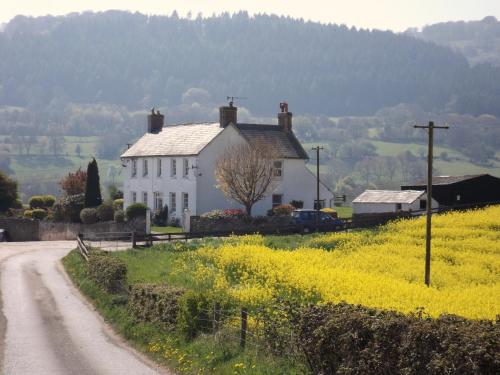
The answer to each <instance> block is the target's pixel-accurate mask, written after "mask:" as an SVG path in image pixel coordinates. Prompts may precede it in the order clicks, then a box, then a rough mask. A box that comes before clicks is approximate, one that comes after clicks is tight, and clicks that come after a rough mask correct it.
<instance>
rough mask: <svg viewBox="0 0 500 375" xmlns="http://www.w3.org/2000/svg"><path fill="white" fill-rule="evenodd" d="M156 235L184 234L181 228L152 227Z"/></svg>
mask: <svg viewBox="0 0 500 375" xmlns="http://www.w3.org/2000/svg"><path fill="white" fill-rule="evenodd" d="M151 231H152V232H154V233H162V234H163V233H182V228H181V227H151Z"/></svg>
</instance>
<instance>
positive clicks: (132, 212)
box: [125, 203, 148, 220]
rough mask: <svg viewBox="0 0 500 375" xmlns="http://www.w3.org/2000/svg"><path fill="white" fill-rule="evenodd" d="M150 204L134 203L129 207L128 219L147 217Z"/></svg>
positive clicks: (127, 211) (126, 213)
mask: <svg viewBox="0 0 500 375" xmlns="http://www.w3.org/2000/svg"><path fill="white" fill-rule="evenodd" d="M147 209H148V206H146V205H145V204H144V203H134V204H131V205H130V206H128V207H127V210H126V212H125V215H126V217H127V220H132V219H135V218H138V217H145V216H146V211H147Z"/></svg>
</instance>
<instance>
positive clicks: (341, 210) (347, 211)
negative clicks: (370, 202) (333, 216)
mask: <svg viewBox="0 0 500 375" xmlns="http://www.w3.org/2000/svg"><path fill="white" fill-rule="evenodd" d="M333 209H334V210H335V211H337V215H338V216H339V218H341V219H349V218H351V217H352V207H350V206H342V207H333Z"/></svg>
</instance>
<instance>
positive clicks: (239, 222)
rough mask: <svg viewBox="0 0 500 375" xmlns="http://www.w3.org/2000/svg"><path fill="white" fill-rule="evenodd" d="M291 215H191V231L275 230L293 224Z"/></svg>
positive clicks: (244, 231)
mask: <svg viewBox="0 0 500 375" xmlns="http://www.w3.org/2000/svg"><path fill="white" fill-rule="evenodd" d="M291 219H292V218H291V216H259V217H251V218H248V217H233V218H217V219H213V218H208V217H201V216H191V223H190V226H191V228H190V229H191V233H212V232H235V233H237V232H241V233H253V232H259V233H265V232H274V231H276V230H279V229H280V228H286V227H287V226H290V225H291Z"/></svg>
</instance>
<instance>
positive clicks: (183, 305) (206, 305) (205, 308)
mask: <svg viewBox="0 0 500 375" xmlns="http://www.w3.org/2000/svg"><path fill="white" fill-rule="evenodd" d="M178 304H179V313H178V315H177V329H178V330H179V331H180V332H181V333H182V334H183V335H184V336H185V337H186V339H193V338H194V337H196V336H197V335H198V334H199V333H202V332H209V331H210V330H211V329H212V321H211V319H210V314H209V311H210V309H212V308H213V306H212V305H211V303H210V301H209V299H208V298H207V296H206V295H205V294H203V293H198V292H194V291H192V290H190V291H188V292H186V293H184V295H183V296H182V297H181V298H179V300H178Z"/></svg>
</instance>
